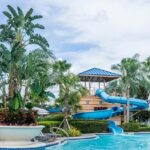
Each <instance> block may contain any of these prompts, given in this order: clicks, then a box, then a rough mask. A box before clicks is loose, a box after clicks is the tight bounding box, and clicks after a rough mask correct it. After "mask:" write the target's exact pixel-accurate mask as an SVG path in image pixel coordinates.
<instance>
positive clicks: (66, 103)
mask: <svg viewBox="0 0 150 150" xmlns="http://www.w3.org/2000/svg"><path fill="white" fill-rule="evenodd" d="M64 105H65V108H64V129H68V99H67V95H66V96H65V97H64Z"/></svg>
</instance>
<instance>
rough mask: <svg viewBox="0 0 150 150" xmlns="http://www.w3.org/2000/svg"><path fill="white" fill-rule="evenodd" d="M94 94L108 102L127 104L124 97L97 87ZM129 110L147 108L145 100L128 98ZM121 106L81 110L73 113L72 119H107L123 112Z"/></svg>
mask: <svg viewBox="0 0 150 150" xmlns="http://www.w3.org/2000/svg"><path fill="white" fill-rule="evenodd" d="M96 96H98V97H100V98H101V99H102V100H103V101H105V102H108V103H119V104H127V102H128V99H127V98H126V97H118V96H109V95H108V94H107V93H106V92H105V91H103V90H100V89H98V90H97V91H96ZM129 103H130V110H140V109H146V108H148V103H147V101H146V100H142V99H135V98H130V99H129ZM123 111H124V109H123V107H112V108H110V109H106V110H99V111H94V112H81V113H77V114H74V115H73V118H74V119H107V118H110V117H112V116H116V115H118V114H121V113H123Z"/></svg>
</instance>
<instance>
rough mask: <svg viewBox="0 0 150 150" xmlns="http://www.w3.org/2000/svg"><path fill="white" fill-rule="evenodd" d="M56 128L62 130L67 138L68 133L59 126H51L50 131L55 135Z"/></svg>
mask: <svg viewBox="0 0 150 150" xmlns="http://www.w3.org/2000/svg"><path fill="white" fill-rule="evenodd" d="M54 130H56V131H54ZM58 130H59V131H61V132H63V133H64V134H65V135H66V136H67V138H69V134H68V133H67V132H66V131H65V130H64V129H62V128H59V127H52V128H50V132H51V133H53V134H56V135H57V133H56V132H57V131H58Z"/></svg>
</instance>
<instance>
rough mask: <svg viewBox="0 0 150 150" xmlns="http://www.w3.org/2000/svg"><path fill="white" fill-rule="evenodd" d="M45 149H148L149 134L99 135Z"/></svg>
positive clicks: (149, 142) (149, 143)
mask: <svg viewBox="0 0 150 150" xmlns="http://www.w3.org/2000/svg"><path fill="white" fill-rule="evenodd" d="M46 150H150V134H139V135H99V136H98V138H96V139H87V140H71V141H69V142H68V143H67V144H64V145H59V146H58V145H57V146H53V147H50V148H46Z"/></svg>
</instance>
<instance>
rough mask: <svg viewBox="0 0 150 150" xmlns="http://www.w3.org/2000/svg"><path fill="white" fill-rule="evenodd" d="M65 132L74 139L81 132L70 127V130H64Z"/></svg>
mask: <svg viewBox="0 0 150 150" xmlns="http://www.w3.org/2000/svg"><path fill="white" fill-rule="evenodd" d="M66 131H67V133H68V134H69V136H71V137H76V136H80V135H81V132H80V131H79V130H78V129H76V128H74V127H71V128H70V130H66Z"/></svg>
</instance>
